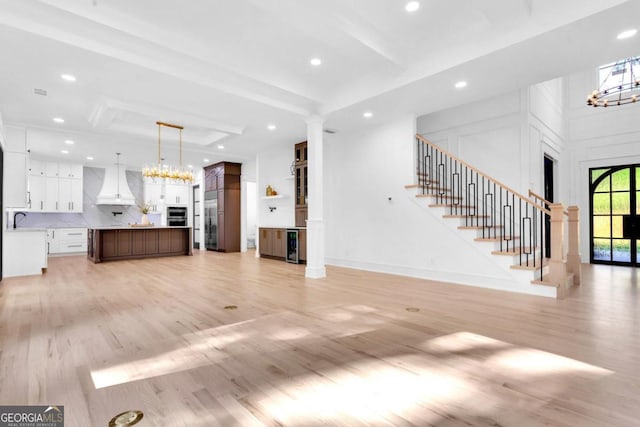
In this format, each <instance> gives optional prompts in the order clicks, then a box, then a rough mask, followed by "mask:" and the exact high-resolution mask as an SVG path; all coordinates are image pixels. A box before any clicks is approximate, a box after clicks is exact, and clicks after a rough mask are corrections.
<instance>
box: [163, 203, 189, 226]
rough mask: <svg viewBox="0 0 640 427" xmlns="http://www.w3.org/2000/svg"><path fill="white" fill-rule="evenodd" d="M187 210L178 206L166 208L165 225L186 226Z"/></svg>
mask: <svg viewBox="0 0 640 427" xmlns="http://www.w3.org/2000/svg"><path fill="white" fill-rule="evenodd" d="M187 222H188V220H187V208H185V207H180V206H168V207H167V225H168V226H181V227H186V226H187Z"/></svg>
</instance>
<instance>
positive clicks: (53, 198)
mask: <svg viewBox="0 0 640 427" xmlns="http://www.w3.org/2000/svg"><path fill="white" fill-rule="evenodd" d="M45 192H46V193H45V199H44V210H45V212H58V206H59V205H60V203H59V202H58V178H56V177H49V176H48V177H46V178H45Z"/></svg>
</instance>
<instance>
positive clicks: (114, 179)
mask: <svg viewBox="0 0 640 427" xmlns="http://www.w3.org/2000/svg"><path fill="white" fill-rule="evenodd" d="M116 156H117V161H116V163H115V164H114V165H113V166H109V167H107V168H106V169H105V172H104V182H103V183H102V189H101V190H100V193H98V197H97V200H96V204H97V205H117V206H123V205H135V203H136V198H135V197H133V193H132V192H131V190H130V189H129V184H127V175H126V172H125V167H124V165H122V164H120V153H116Z"/></svg>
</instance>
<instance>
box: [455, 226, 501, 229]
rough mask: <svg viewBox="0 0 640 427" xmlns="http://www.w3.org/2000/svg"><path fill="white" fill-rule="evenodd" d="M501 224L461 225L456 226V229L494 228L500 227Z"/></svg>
mask: <svg viewBox="0 0 640 427" xmlns="http://www.w3.org/2000/svg"><path fill="white" fill-rule="evenodd" d="M500 227H502V226H501V225H461V226H459V227H458V230H482V229H488V228H491V229H494V228H500Z"/></svg>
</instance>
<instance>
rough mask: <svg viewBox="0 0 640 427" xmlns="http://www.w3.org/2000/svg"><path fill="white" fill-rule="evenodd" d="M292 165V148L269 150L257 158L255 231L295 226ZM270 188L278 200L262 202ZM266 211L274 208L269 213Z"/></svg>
mask: <svg viewBox="0 0 640 427" xmlns="http://www.w3.org/2000/svg"><path fill="white" fill-rule="evenodd" d="M291 162H293V144H292V145H291V146H288V145H287V146H281V147H276V146H274V147H270V148H269V149H268V150H267V151H263V152H261V153H259V154H258V156H257V161H256V164H257V167H256V171H257V177H258V179H257V182H256V192H257V197H258V203H257V214H256V216H257V222H258V227H291V226H293V225H295V212H294V211H295V194H294V181H293V175H291V172H290V167H291ZM268 185H270V186H271V187H272V188H273V189H275V190H276V191H277V192H278V194H279V195H282V196H283V198H281V199H265V198H264V197H265V196H266V188H267V186H268ZM269 207H272V208H275V209H273V210H270V209H269Z"/></svg>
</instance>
